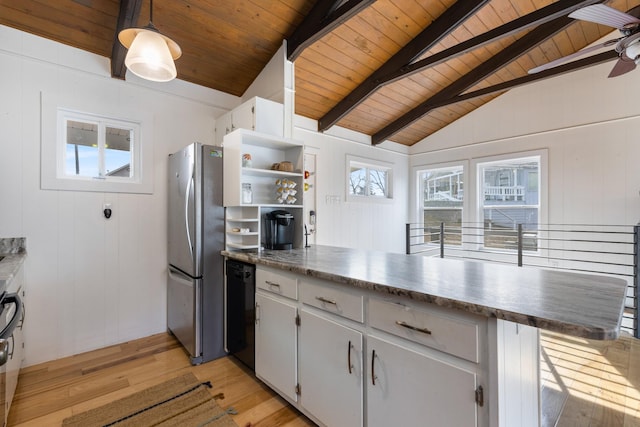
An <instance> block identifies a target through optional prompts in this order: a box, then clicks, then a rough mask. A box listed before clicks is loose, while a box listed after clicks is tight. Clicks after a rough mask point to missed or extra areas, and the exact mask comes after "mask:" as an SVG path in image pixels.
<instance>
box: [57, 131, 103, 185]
mask: <svg viewBox="0 0 640 427" xmlns="http://www.w3.org/2000/svg"><path fill="white" fill-rule="evenodd" d="M65 152H66V161H65V174H66V175H77V176H86V177H94V176H98V125H97V124H95V123H87V122H78V121H74V120H68V121H67V141H66V149H65Z"/></svg>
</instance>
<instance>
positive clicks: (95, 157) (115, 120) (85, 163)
mask: <svg viewBox="0 0 640 427" xmlns="http://www.w3.org/2000/svg"><path fill="white" fill-rule="evenodd" d="M82 107H84V108H86V107H87V105H86V104H84V103H83V105H82ZM82 107H81V108H82ZM93 107H95V109H93V110H92V111H91V112H90V113H89V112H85V111H86V110H85V111H82V109H81V108H74V107H73V106H66V105H62V102H61V97H60V96H56V95H48V94H43V95H42V105H41V108H42V142H41V151H40V153H41V162H40V167H41V174H40V177H41V182H40V185H41V188H42V189H43V190H69V191H98V192H113V193H137V194H152V193H153V178H154V177H153V144H152V133H153V126H152V123H153V118H152V116H151V115H150V114H149V113H147V112H144V111H138V110H135V111H128V110H127V109H126V108H125V109H123V108H120V109H119V110H118V115H115V114H112V113H110V111H111V110H104V108H102V107H101V106H99V105H97V104H96V105H93ZM89 108H92V106H89Z"/></svg>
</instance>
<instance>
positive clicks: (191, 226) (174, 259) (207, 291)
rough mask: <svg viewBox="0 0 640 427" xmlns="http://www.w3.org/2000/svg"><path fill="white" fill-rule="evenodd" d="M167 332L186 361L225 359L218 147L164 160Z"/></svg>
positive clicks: (189, 150) (202, 147)
mask: <svg viewBox="0 0 640 427" xmlns="http://www.w3.org/2000/svg"><path fill="white" fill-rule="evenodd" d="M168 199H169V207H168V208H169V215H168V217H169V218H168V226H169V230H168V236H169V238H168V244H169V247H168V257H169V259H168V262H169V265H168V279H167V328H168V330H169V331H170V332H171V333H173V335H175V336H176V338H178V340H180V342H181V343H182V345H183V346H184V348H185V349H186V350H187V352H188V353H189V355H190V357H191V363H192V364H194V365H196V364H199V363H202V362H207V361H209V360H213V359H216V358H218V357H221V356H224V355H225V354H226V353H225V351H224V298H223V292H224V291H223V289H224V286H223V285H224V273H223V258H222V256H221V255H220V252H221V251H222V250H223V249H224V207H223V206H222V148H221V147H213V146H208V145H202V144H200V143H194V144H191V145H189V146H187V147H185V148H184V149H182V150H180V151H178V152H176V153H174V154H172V155H170V156H169V198H168Z"/></svg>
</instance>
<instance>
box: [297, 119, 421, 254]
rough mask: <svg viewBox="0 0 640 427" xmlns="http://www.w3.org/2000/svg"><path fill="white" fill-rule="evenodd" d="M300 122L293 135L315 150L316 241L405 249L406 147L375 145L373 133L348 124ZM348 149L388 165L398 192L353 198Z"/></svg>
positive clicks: (361, 246)
mask: <svg viewBox="0 0 640 427" xmlns="http://www.w3.org/2000/svg"><path fill="white" fill-rule="evenodd" d="M295 125H296V126H295V127H294V132H293V137H294V138H295V139H298V140H301V141H304V142H305V144H306V146H307V147H308V148H310V150H311V151H313V153H314V154H316V173H317V176H316V177H315V182H316V185H317V188H315V198H316V200H315V204H316V211H317V212H316V222H317V227H316V229H317V234H316V236H315V240H316V243H317V244H320V245H332V246H341V247H350V248H364V249H371V250H379V251H387V252H397V253H404V250H405V246H404V245H405V242H404V232H405V231H404V224H405V223H406V221H407V218H408V206H409V205H408V203H407V202H408V200H409V193H408V190H409V181H408V180H409V168H408V162H409V158H408V156H407V154H406V152H405V151H406V147H404V146H400V145H398V144H388V143H385V144H383V145H382V146H378V147H372V146H371V145H369V138H368V137H366V136H364V135H362V134H356V133H355V132H349V131H346V130H344V129H343V130H340V129H332V130H330V131H329V132H327V133H324V134H320V133H318V132H316V131H315V129H317V125H316V123H315V121H313V120H309V119H304V118H302V117H297V118H296V122H295ZM347 155H350V156H356V157H358V158H361V159H362V160H363V161H364V162H367V160H371V161H372V162H383V163H384V164H385V165H387V166H389V167H390V168H391V169H392V176H393V198H392V199H389V200H382V201H381V200H361V201H353V200H351V201H350V200H348V199H347V166H348V165H347Z"/></svg>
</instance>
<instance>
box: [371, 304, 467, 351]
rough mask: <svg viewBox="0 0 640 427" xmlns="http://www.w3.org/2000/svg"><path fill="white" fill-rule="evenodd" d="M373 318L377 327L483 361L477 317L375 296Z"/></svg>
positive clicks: (373, 325)
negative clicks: (456, 316)
mask: <svg viewBox="0 0 640 427" xmlns="http://www.w3.org/2000/svg"><path fill="white" fill-rule="evenodd" d="M462 315H463V314H462V313H461V314H460V316H462ZM369 317H370V323H371V326H372V327H374V328H377V329H380V330H382V331H385V332H389V333H391V334H394V335H397V336H400V337H403V338H406V339H408V340H411V341H414V342H417V343H420V344H424V345H426V346H429V347H432V348H435V349H437V350H440V351H443V352H445V353H449V354H452V355H454V356H457V357H461V358H463V359H466V360H469V361H471V362H475V363H478V362H479V356H478V353H479V349H478V347H479V346H478V334H479V332H478V328H479V324H478V322H475V321H474V320H473V319H465V318H460V319H457V318H454V317H452V316H451V317H450V316H447V315H446V314H443V313H440V312H438V311H437V310H433V311H432V310H430V309H428V308H425V309H420V308H415V307H409V306H406V305H403V304H400V303H395V302H389V301H381V300H378V299H374V298H372V299H371V300H370V301H369Z"/></svg>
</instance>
